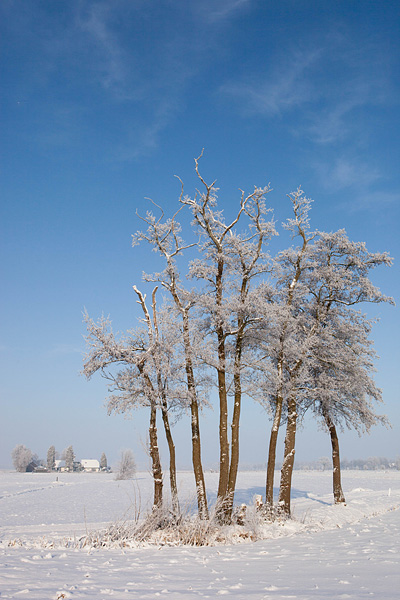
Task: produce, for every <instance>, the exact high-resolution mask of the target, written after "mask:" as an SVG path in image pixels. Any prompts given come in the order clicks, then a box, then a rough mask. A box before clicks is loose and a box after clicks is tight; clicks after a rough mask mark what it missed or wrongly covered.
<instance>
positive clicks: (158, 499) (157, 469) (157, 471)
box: [138, 364, 163, 507]
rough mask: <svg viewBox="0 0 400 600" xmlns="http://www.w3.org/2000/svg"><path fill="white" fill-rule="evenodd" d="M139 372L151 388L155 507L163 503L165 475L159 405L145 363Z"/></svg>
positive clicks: (150, 437) (152, 464) (151, 449)
mask: <svg viewBox="0 0 400 600" xmlns="http://www.w3.org/2000/svg"><path fill="white" fill-rule="evenodd" d="M138 369H139V373H140V374H141V375H142V377H143V378H144V380H145V382H146V385H147V388H148V390H149V392H148V393H149V401H150V425H149V452H150V458H151V472H152V475H153V485H154V502H153V507H158V506H161V505H162V490H163V476H162V468H161V460H160V452H159V449H158V435H157V405H156V403H155V402H154V388H153V384H152V383H151V379H150V377H149V376H148V375H147V374H146V373H145V372H144V364H139V365H138Z"/></svg>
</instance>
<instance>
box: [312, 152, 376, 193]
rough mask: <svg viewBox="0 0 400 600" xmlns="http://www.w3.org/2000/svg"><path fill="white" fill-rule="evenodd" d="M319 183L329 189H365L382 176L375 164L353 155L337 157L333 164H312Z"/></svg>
mask: <svg viewBox="0 0 400 600" xmlns="http://www.w3.org/2000/svg"><path fill="white" fill-rule="evenodd" d="M314 167H315V170H316V172H317V173H318V175H319V178H320V180H321V183H322V184H323V186H324V187H325V188H326V189H329V190H335V191H337V190H343V189H348V188H358V189H366V188H367V187H368V186H371V185H372V184H374V183H376V182H377V181H378V180H379V179H381V178H382V175H381V173H380V171H379V170H378V169H377V167H376V166H373V165H371V164H369V163H367V162H363V161H361V160H360V159H357V158H354V157H351V158H349V157H339V158H337V159H336V160H335V161H334V162H333V164H331V163H329V164H326V163H318V164H316V165H314Z"/></svg>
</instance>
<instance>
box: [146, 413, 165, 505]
mask: <svg viewBox="0 0 400 600" xmlns="http://www.w3.org/2000/svg"><path fill="white" fill-rule="evenodd" d="M156 419H157V408H156V405H155V403H154V402H152V403H151V408H150V427H149V438H150V457H151V463H152V474H153V481H154V502H153V507H154V508H158V507H160V506H161V505H162V500H163V497H162V492H163V476H162V468H161V461H160V453H159V450H158V438H157V423H156Z"/></svg>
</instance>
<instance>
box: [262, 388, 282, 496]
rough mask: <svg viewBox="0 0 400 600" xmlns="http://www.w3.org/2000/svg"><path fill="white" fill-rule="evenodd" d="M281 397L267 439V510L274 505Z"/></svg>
mask: <svg viewBox="0 0 400 600" xmlns="http://www.w3.org/2000/svg"><path fill="white" fill-rule="evenodd" d="M282 404H283V398H282V396H278V397H277V399H276V406H275V415H274V421H273V423H272V428H271V435H270V438H269V450H268V463H267V483H266V488H265V504H266V506H267V508H272V507H273V505H274V475H275V463H276V445H277V442H278V432H279V426H280V424H281V417H282Z"/></svg>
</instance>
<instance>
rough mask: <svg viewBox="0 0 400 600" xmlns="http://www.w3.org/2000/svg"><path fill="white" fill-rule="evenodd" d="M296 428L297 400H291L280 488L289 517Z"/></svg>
mask: <svg viewBox="0 0 400 600" xmlns="http://www.w3.org/2000/svg"><path fill="white" fill-rule="evenodd" d="M296 427H297V407H296V400H294V399H293V398H291V399H290V400H289V402H288V420H287V426H286V437H285V452H284V459H283V465H282V469H281V484H280V488H279V505H280V507H281V508H282V509H283V511H284V512H285V513H286V514H287V515H290V495H291V490H292V475H293V465H294V453H295V442H296Z"/></svg>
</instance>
